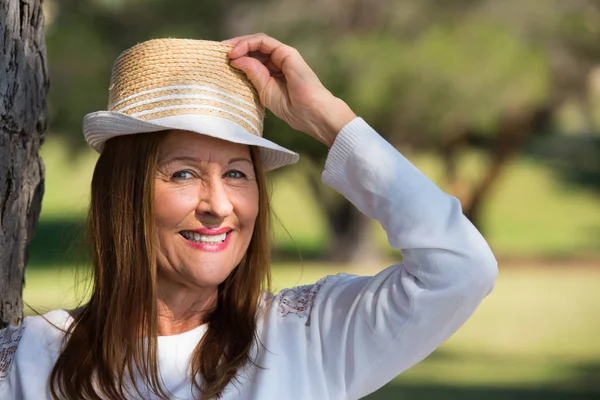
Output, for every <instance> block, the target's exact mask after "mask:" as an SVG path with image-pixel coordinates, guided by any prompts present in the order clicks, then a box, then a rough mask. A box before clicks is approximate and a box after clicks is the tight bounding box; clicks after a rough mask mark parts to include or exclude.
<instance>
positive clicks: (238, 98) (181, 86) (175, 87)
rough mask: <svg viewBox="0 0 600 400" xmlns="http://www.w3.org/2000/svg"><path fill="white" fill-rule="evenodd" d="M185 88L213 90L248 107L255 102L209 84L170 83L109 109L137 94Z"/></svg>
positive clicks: (113, 109) (146, 91) (145, 91)
mask: <svg viewBox="0 0 600 400" xmlns="http://www.w3.org/2000/svg"><path fill="white" fill-rule="evenodd" d="M185 89H193V90H205V91H207V92H213V93H218V94H220V95H222V96H225V97H229V98H231V99H233V100H235V101H238V102H240V103H243V104H246V105H248V106H250V107H253V108H254V107H256V104H252V103H250V102H249V101H246V100H244V99H243V98H241V97H240V96H236V95H233V94H231V93H227V92H224V91H222V90H219V89H215V88H213V87H210V86H205V85H172V86H163V87H159V88H155V89H149V90H144V91H141V92H138V93H134V94H132V95H130V96H127V97H125V98H124V99H121V100H119V101H118V102H116V103H115V104H114V105H113V106H112V107H111V108H110V111H119V110H118V109H117V108H118V106H119V104H122V103H125V102H126V101H129V100H131V99H135V98H136V97H138V96H145V95H147V94H152V93H157V92H164V91H167V90H185Z"/></svg>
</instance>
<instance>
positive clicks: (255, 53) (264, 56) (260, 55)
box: [248, 51, 271, 64]
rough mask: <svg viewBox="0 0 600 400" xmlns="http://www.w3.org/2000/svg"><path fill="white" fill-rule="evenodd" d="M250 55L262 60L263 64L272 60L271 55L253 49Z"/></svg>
mask: <svg viewBox="0 0 600 400" xmlns="http://www.w3.org/2000/svg"><path fill="white" fill-rule="evenodd" d="M248 56H249V57H252V58H256V59H257V60H258V61H260V62H261V63H263V64H266V63H267V62H268V61H270V60H271V56H270V55H268V54H263V53H259V52H258V51H251V52H250V53H248Z"/></svg>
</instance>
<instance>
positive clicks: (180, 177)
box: [171, 170, 193, 181]
mask: <svg viewBox="0 0 600 400" xmlns="http://www.w3.org/2000/svg"><path fill="white" fill-rule="evenodd" d="M191 178H193V174H192V173H191V172H190V171H188V170H183V171H177V172H175V173H174V174H173V175H172V176H171V179H173V180H174V181H184V180H187V179H191Z"/></svg>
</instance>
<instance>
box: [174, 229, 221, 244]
mask: <svg viewBox="0 0 600 400" xmlns="http://www.w3.org/2000/svg"><path fill="white" fill-rule="evenodd" d="M181 235H182V236H183V237H184V238H186V239H187V240H190V241H192V242H196V243H223V242H224V241H225V238H226V237H227V234H226V233H222V234H220V235H201V234H199V233H197V232H189V231H182V232H181Z"/></svg>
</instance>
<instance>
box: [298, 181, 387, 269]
mask: <svg viewBox="0 0 600 400" xmlns="http://www.w3.org/2000/svg"><path fill="white" fill-rule="evenodd" d="M306 178H307V182H308V186H309V188H310V189H311V191H312V193H313V197H314V198H315V199H316V200H317V203H318V204H319V205H320V206H321V209H322V211H323V214H324V215H325V218H326V220H327V225H328V227H329V232H331V239H330V240H329V244H328V247H327V249H326V257H327V259H328V260H330V261H335V262H342V263H349V264H362V265H364V264H375V263H377V262H378V261H380V260H381V258H382V255H381V250H380V249H379V248H378V247H377V245H376V242H375V240H374V239H373V223H372V221H371V219H370V218H368V217H367V216H365V215H364V214H363V213H361V212H360V211H358V209H357V208H356V207H354V205H353V204H352V203H350V202H349V201H348V200H346V199H345V198H343V197H342V196H341V195H339V194H337V193H332V192H331V191H330V190H328V189H326V188H325V187H324V186H323V184H322V183H321V180H320V174H311V173H310V172H309V173H308V174H307V176H306Z"/></svg>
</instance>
